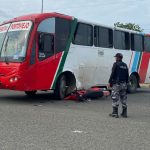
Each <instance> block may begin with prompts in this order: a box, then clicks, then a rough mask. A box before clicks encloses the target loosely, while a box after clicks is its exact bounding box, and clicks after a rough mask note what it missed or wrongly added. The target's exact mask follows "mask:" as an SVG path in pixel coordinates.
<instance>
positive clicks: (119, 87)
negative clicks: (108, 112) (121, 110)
mask: <svg viewBox="0 0 150 150" xmlns="http://www.w3.org/2000/svg"><path fill="white" fill-rule="evenodd" d="M126 91H127V84H126V83H125V82H124V83H119V84H114V85H113V87H112V93H111V98H112V106H113V107H118V106H119V102H121V104H122V106H123V107H127V92H126Z"/></svg>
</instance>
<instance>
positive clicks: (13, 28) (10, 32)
mask: <svg viewBox="0 0 150 150" xmlns="http://www.w3.org/2000/svg"><path fill="white" fill-rule="evenodd" d="M31 26H32V22H31V21H20V22H14V23H12V24H6V25H3V26H0V61H7V62H22V61H23V60H24V59H25V57H26V49H27V41H28V37H29V32H30V29H31Z"/></svg>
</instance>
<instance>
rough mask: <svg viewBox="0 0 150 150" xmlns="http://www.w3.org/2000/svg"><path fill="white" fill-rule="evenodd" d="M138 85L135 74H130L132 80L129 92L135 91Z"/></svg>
mask: <svg viewBox="0 0 150 150" xmlns="http://www.w3.org/2000/svg"><path fill="white" fill-rule="evenodd" d="M137 87H138V81H137V78H136V76H135V75H131V76H130V82H129V84H128V90H127V91H128V93H135V92H136V90H137Z"/></svg>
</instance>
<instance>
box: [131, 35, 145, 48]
mask: <svg viewBox="0 0 150 150" xmlns="http://www.w3.org/2000/svg"><path fill="white" fill-rule="evenodd" d="M143 41H144V39H143V36H142V35H140V34H133V33H131V50H133V51H143V47H144V46H143V45H144V44H143V43H144V42H143Z"/></svg>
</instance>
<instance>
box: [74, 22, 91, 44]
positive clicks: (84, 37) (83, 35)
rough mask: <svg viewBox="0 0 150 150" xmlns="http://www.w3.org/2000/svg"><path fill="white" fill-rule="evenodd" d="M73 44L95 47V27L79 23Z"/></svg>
mask: <svg viewBox="0 0 150 150" xmlns="http://www.w3.org/2000/svg"><path fill="white" fill-rule="evenodd" d="M72 43H73V44H76V45H82V46H93V26H92V25H90V24H85V23H80V22H79V23H78V24H77V28H76V31H75V34H74V39H73V41H72Z"/></svg>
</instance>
